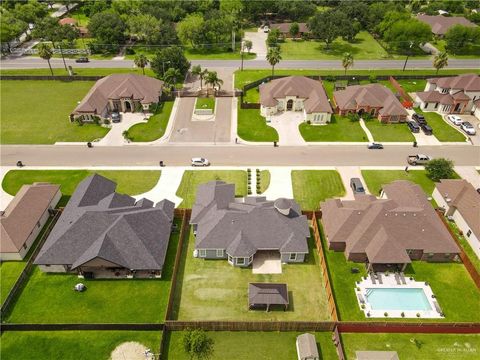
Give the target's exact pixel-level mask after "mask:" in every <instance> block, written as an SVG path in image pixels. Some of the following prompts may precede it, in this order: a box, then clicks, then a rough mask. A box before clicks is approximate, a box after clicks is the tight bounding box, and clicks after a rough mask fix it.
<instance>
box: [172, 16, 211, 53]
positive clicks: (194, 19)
mask: <svg viewBox="0 0 480 360" xmlns="http://www.w3.org/2000/svg"><path fill="white" fill-rule="evenodd" d="M204 30H205V20H204V19H203V16H202V15H200V14H190V15H188V16H187V17H186V18H185V19H183V20H182V21H180V22H179V23H178V24H177V33H178V37H179V38H180V40H181V41H182V42H183V43H184V44H187V43H190V45H191V46H192V47H193V48H197V47H198V46H199V45H200V44H201V42H202V37H203V32H204Z"/></svg>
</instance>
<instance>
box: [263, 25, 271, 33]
mask: <svg viewBox="0 0 480 360" xmlns="http://www.w3.org/2000/svg"><path fill="white" fill-rule="evenodd" d="M269 31H270V28H269V27H268V26H267V25H265V26H264V27H263V32H264V33H268V32H269Z"/></svg>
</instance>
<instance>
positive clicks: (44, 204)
mask: <svg viewBox="0 0 480 360" xmlns="http://www.w3.org/2000/svg"><path fill="white" fill-rule="evenodd" d="M59 191H60V186H59V185H52V184H45V183H35V184H33V185H23V186H22V187H21V188H20V190H19V191H18V193H17V194H16V195H15V198H14V199H13V200H12V202H11V203H10V204H9V205H8V206H7V208H6V209H5V211H4V213H3V215H2V216H1V217H0V224H1V240H0V244H1V252H2V253H16V252H18V251H19V250H20V249H21V248H22V246H23V244H25V241H26V240H27V239H28V237H29V236H30V234H31V232H32V230H34V229H35V226H37V222H38V221H39V220H40V218H41V217H42V215H43V214H44V213H45V211H47V209H48V206H49V205H50V203H51V202H52V200H53V199H54V197H55V195H56V194H57V193H58V192H59ZM55 205H56V204H55Z"/></svg>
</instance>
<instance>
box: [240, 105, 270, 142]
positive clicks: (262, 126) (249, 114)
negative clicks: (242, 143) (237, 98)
mask: <svg viewBox="0 0 480 360" xmlns="http://www.w3.org/2000/svg"><path fill="white" fill-rule="evenodd" d="M237 132H238V136H240V138H242V139H243V140H246V141H271V142H273V141H278V133H277V130H275V129H274V128H273V127H271V126H268V125H267V122H266V119H265V118H264V117H263V116H261V115H260V109H241V108H240V105H239V106H238V130H237Z"/></svg>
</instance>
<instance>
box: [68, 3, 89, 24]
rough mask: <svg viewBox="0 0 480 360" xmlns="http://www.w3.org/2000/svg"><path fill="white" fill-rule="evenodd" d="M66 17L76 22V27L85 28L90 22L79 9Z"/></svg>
mask: <svg viewBox="0 0 480 360" xmlns="http://www.w3.org/2000/svg"><path fill="white" fill-rule="evenodd" d="M68 16H69V17H71V18H74V19H75V20H77V25H78V26H83V27H86V26H87V25H88V23H89V22H90V18H89V17H88V16H87V15H86V14H85V13H84V12H83V9H82V8H81V7H80V8H76V9H75V10H73V11H72V12H70V13H69V15H68Z"/></svg>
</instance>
